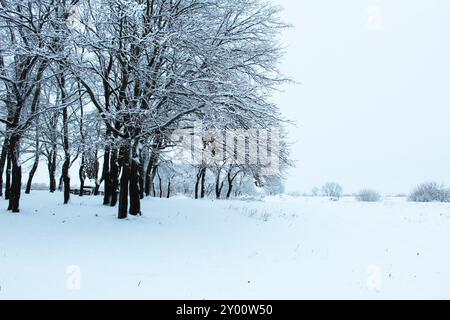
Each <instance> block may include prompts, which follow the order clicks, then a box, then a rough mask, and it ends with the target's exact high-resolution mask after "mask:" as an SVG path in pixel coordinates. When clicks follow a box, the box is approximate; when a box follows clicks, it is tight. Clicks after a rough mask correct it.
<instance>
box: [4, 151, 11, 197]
mask: <svg viewBox="0 0 450 320" xmlns="http://www.w3.org/2000/svg"><path fill="white" fill-rule="evenodd" d="M9 148H10V147H8V149H9ZM10 195H11V153H10V152H9V150H8V155H7V160H6V181H5V200H9V197H10Z"/></svg>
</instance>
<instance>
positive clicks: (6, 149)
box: [0, 139, 8, 197]
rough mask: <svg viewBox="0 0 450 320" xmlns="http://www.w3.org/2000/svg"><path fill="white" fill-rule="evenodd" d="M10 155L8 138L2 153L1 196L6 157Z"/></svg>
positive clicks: (0, 171)
mask: <svg viewBox="0 0 450 320" xmlns="http://www.w3.org/2000/svg"><path fill="white" fill-rule="evenodd" d="M7 156H8V139H5V141H4V142H3V147H2V153H1V155H0V197H2V196H3V172H4V171H5V164H6V158H7Z"/></svg>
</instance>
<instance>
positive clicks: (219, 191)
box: [216, 170, 223, 199]
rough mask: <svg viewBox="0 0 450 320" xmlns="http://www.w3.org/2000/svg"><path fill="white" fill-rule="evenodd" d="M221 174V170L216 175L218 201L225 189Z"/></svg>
mask: <svg viewBox="0 0 450 320" xmlns="http://www.w3.org/2000/svg"><path fill="white" fill-rule="evenodd" d="M220 173H221V171H220V170H219V171H218V172H217V175H216V199H220V195H221V194H222V189H223V181H220Z"/></svg>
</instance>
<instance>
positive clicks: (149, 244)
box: [0, 191, 450, 299]
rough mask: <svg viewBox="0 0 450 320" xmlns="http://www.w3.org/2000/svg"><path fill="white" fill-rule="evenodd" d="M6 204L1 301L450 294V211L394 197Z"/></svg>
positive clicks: (0, 239)
mask: <svg viewBox="0 0 450 320" xmlns="http://www.w3.org/2000/svg"><path fill="white" fill-rule="evenodd" d="M61 200H62V195H61V194H59V193H57V194H55V195H50V194H48V193H47V192H42V191H35V192H33V194H31V195H29V196H23V198H22V209H23V210H22V213H21V214H18V215H17V214H12V213H9V212H7V211H6V210H4V209H3V208H5V207H6V202H4V201H2V202H0V205H1V206H2V207H3V208H2V209H1V211H0V299H9V298H39V299H40V298H43V299H46V298H56V299H78V298H87V299H91V298H106V299H109V298H125V299H127V298H130V299H131V298H133V299H135V298H136V299H155V298H156V299H166V298H167V299H228V298H233V299H266V298H267V299H302V298H325V299H329V298H361V299H372V298H375V299H385V298H388V299H390V298H430V299H431V298H433V299H442V298H447V299H449V298H450V205H449V204H436V203H434V204H417V203H408V202H406V201H405V200H404V199H396V198H392V199H386V200H384V201H383V202H381V203H358V202H355V201H354V200H352V199H350V198H349V199H343V200H342V201H340V202H332V201H329V200H327V199H324V198H289V197H277V198H268V199H266V200H264V201H237V200H236V201H213V200H204V201H195V200H191V199H185V198H173V199H169V200H167V199H146V200H144V201H143V204H142V206H143V211H144V213H145V214H144V216H142V217H137V218H135V217H133V218H130V219H128V220H125V221H119V220H116V218H115V214H116V210H115V209H112V208H108V207H103V206H101V205H99V203H100V202H101V199H100V198H95V197H84V198H79V197H73V198H72V203H71V204H70V205H68V206H63V205H62V204H61Z"/></svg>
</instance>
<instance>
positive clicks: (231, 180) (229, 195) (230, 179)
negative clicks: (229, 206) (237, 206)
mask: <svg viewBox="0 0 450 320" xmlns="http://www.w3.org/2000/svg"><path fill="white" fill-rule="evenodd" d="M233 180H234V179H233V178H232V177H231V173H230V172H228V174H227V181H228V191H227V199H230V197H231V192H232V191H233Z"/></svg>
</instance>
